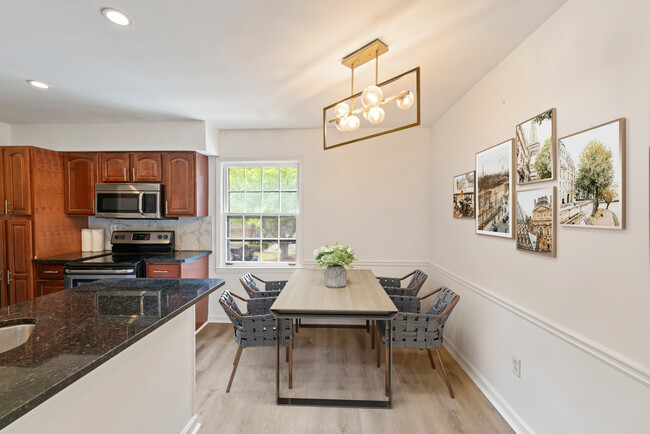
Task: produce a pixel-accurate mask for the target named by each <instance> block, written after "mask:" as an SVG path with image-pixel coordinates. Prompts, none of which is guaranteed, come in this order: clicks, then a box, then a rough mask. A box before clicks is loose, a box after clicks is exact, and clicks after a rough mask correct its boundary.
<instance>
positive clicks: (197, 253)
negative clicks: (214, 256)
mask: <svg viewBox="0 0 650 434" xmlns="http://www.w3.org/2000/svg"><path fill="white" fill-rule="evenodd" d="M211 253H212V251H211V250H178V251H175V252H174V253H171V254H169V255H162V256H156V257H153V258H147V259H145V260H144V262H154V263H161V262H172V263H173V262H190V261H193V260H195V259H199V258H202V257H204V256H208V255H209V254H211Z"/></svg>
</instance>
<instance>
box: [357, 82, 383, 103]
mask: <svg viewBox="0 0 650 434" xmlns="http://www.w3.org/2000/svg"><path fill="white" fill-rule="evenodd" d="M383 100H384V92H382V91H381V89H380V88H378V87H377V86H368V87H366V88H365V89H364V90H363V93H362V94H361V102H362V103H363V105H364V106H366V107H377V106H379V105H380V104H381V102H382V101H383Z"/></svg>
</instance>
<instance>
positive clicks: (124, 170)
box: [122, 167, 127, 181]
mask: <svg viewBox="0 0 650 434" xmlns="http://www.w3.org/2000/svg"><path fill="white" fill-rule="evenodd" d="M122 170H123V172H124V180H125V181H126V180H127V179H126V167H124V168H122Z"/></svg>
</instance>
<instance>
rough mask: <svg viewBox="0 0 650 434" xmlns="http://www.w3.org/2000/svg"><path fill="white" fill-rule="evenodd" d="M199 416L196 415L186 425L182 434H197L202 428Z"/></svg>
mask: <svg viewBox="0 0 650 434" xmlns="http://www.w3.org/2000/svg"><path fill="white" fill-rule="evenodd" d="M198 418H199V415H198V414H195V415H194V416H192V418H191V419H190V420H189V421H188V422H187V424H185V427H184V428H183V431H181V434H196V433H197V432H199V429H200V428H201V424H200V423H199V422H198Z"/></svg>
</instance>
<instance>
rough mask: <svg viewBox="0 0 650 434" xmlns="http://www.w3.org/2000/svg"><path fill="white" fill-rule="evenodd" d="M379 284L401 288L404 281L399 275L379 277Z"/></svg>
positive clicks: (385, 286)
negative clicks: (401, 280)
mask: <svg viewBox="0 0 650 434" xmlns="http://www.w3.org/2000/svg"><path fill="white" fill-rule="evenodd" d="M378 279H379V284H380V285H381V286H383V287H384V288H399V286H400V285H401V283H402V282H400V280H399V278H397V277H379V278H378Z"/></svg>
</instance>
